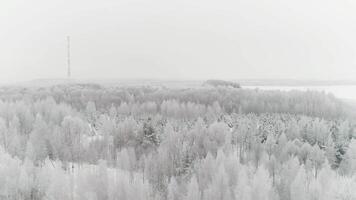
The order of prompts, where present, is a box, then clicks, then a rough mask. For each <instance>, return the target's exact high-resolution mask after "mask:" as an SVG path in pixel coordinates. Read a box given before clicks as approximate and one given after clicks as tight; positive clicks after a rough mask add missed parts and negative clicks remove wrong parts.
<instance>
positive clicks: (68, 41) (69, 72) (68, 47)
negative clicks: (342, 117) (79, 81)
mask: <svg viewBox="0 0 356 200" xmlns="http://www.w3.org/2000/svg"><path fill="white" fill-rule="evenodd" d="M67 67H68V68H67V76H68V78H70V75H71V71H70V36H67Z"/></svg>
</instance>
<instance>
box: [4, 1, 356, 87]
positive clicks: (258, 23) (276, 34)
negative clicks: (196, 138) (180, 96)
mask: <svg viewBox="0 0 356 200" xmlns="http://www.w3.org/2000/svg"><path fill="white" fill-rule="evenodd" d="M355 9H356V3H355V2H354V1H352V0H312V1H309V0H300V1H281V0H270V1H263V0H237V1H233V0H222V1H213V0H196V1H190V0H180V1H177V0H170V1H165V0H152V1H145V0H119V1H116V0H105V1H94V0H76V1H69V0H62V1H59V0H56V1H44V0H42V1H41V0H33V1H21V0H11V1H10V0H4V1H1V2H0V26H1V31H0V43H1V46H0V55H1V58H0V66H1V74H0V79H1V81H2V82H14V81H15V80H19V81H23V80H32V79H41V78H63V77H65V75H66V43H65V42H66V41H65V37H66V36H67V35H70V36H71V40H72V44H71V45H72V47H71V51H72V71H73V73H72V74H73V77H75V78H80V79H83V78H85V79H87V78H98V79H101V78H124V79H137V78H145V79H157V78H158V79H162V78H163V79H206V78H217V79H218V78H219V79H242V78H253V79H255V78H258V79H281V78H283V79H319V80H330V79H332V80H340V79H355V78H356V65H355V64H356V60H355V56H356V49H355V48H356V39H355V35H356V23H355V22H356V12H355Z"/></svg>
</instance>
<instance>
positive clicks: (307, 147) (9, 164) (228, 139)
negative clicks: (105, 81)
mask: <svg viewBox="0 0 356 200" xmlns="http://www.w3.org/2000/svg"><path fill="white" fill-rule="evenodd" d="M0 96H1V99H2V100H1V101H0V146H1V148H0V149H1V150H0V177H1V179H0V199H36V200H37V199H61V200H65V199H98V200H102V199H110V200H111V199H119V200H125V199H128V200H131V199H152V200H156V199H157V200H158V199H168V200H180V199H185V200H199V199H201V200H210V199H211V200H216V199H223V200H225V199H226V200H233V199H242V200H250V199H251V200H259V199H261V200H262V199H263V200H265V199H269V200H275V199H283V200H284V199H285V200H299V199H303V200H305V199H310V200H312V199H323V200H325V199H326V200H328V199H330V200H331V199H355V198H356V193H355V192H353V189H354V188H355V186H356V175H355V173H356V158H355V154H356V126H355V123H354V121H352V119H350V118H346V117H345V113H344V111H342V108H343V105H342V103H340V102H339V101H338V100H337V99H335V98H334V97H332V96H328V95H324V94H321V93H317V92H297V91H293V92H266V91H257V90H242V89H232V88H225V89H221V88H219V89H205V88H201V89H187V90H171V89H154V88H126V89H125V88H103V87H101V86H97V85H69V86H68V85H67V86H55V87H50V88H42V89H29V88H28V89H21V90H18V89H17V90H14V91H12V92H10V90H9V89H6V88H4V89H3V90H2V92H1V95H0ZM258 105H259V106H258ZM316 116H318V117H316ZM336 186H337V187H336Z"/></svg>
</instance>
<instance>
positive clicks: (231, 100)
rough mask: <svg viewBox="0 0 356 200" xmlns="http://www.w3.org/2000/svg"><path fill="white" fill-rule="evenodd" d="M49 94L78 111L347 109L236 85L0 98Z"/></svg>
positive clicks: (36, 91) (86, 87)
mask: <svg viewBox="0 0 356 200" xmlns="http://www.w3.org/2000/svg"><path fill="white" fill-rule="evenodd" d="M49 96H50V97H52V98H53V99H54V100H55V101H56V102H57V103H66V104H68V105H71V107H72V108H75V109H77V110H83V109H85V107H86V105H87V103H88V102H89V101H92V102H94V103H95V105H96V108H97V109H98V110H100V111H105V110H107V109H108V108H110V107H111V105H112V104H114V105H119V104H121V103H123V102H126V103H128V104H129V103H130V104H135V103H145V102H150V103H154V104H156V106H160V105H161V104H162V103H163V102H164V101H169V100H174V101H176V102H178V103H185V104H189V103H190V104H192V103H193V104H201V105H203V106H205V107H207V106H210V105H212V104H214V103H215V102H217V103H219V104H220V106H221V108H222V110H223V111H224V113H227V114H231V113H246V114H248V113H291V114H302V115H308V116H315V117H322V118H339V117H344V116H347V115H349V114H350V113H349V108H348V107H346V106H345V105H343V103H342V102H341V101H340V100H338V99H336V98H335V97H334V96H332V95H329V94H325V93H322V92H317V91H307V92H302V91H290V92H282V91H263V90H257V89H256V90H251V89H236V88H224V87H220V88H205V87H202V88H187V89H169V88H152V87H129V88H126V87H103V86H100V85H97V84H68V85H56V86H52V87H42V88H23V87H17V88H15V87H7V88H6V87H4V88H1V89H0V99H3V100H5V101H6V100H12V101H16V100H25V101H37V100H41V99H42V100H43V99H45V98H47V97H49Z"/></svg>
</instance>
